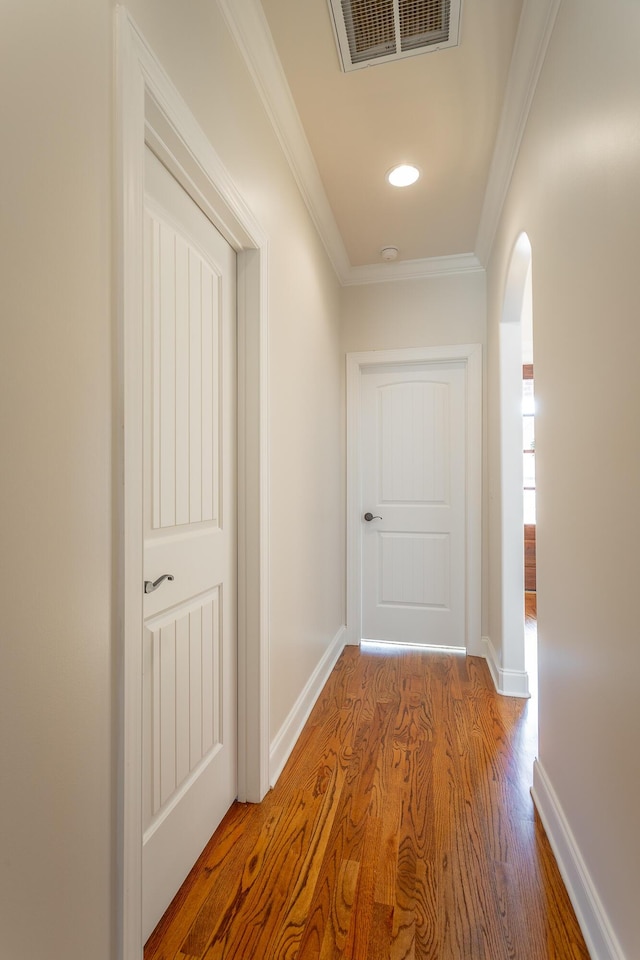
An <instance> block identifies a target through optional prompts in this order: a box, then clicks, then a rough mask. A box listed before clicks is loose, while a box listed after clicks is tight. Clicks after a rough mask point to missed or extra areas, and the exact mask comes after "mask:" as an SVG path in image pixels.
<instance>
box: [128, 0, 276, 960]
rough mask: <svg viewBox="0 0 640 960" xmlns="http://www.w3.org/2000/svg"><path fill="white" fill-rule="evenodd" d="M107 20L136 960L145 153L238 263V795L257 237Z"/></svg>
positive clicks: (203, 140) (250, 522)
mask: <svg viewBox="0 0 640 960" xmlns="http://www.w3.org/2000/svg"><path fill="white" fill-rule="evenodd" d="M115 18H116V50H117V62H116V80H117V91H116V98H117V99H116V136H117V154H116V165H117V192H116V204H115V211H114V214H115V224H116V230H115V250H114V256H115V264H116V276H115V287H116V297H117V299H116V305H117V336H118V344H117V347H118V349H117V358H118V359H117V373H116V377H117V401H116V402H117V405H118V406H117V410H118V416H117V424H118V431H117V435H116V437H115V439H114V446H115V462H116V464H117V482H116V484H115V487H116V490H117V491H118V493H117V502H116V504H115V510H116V515H117V517H118V538H117V542H116V543H115V545H114V546H115V556H116V564H117V566H116V571H115V573H116V594H117V595H116V598H115V602H116V605H117V610H118V623H119V636H120V643H119V649H118V656H117V704H118V707H117V736H118V758H117V763H118V792H117V803H116V806H117V842H118V850H117V857H116V862H117V877H116V886H117V906H118V933H117V944H118V946H117V956H118V958H119V960H140V958H141V957H142V950H143V946H144V945H143V943H142V802H141V801H142V657H141V650H142V643H141V638H142V623H143V607H142V581H143V576H142V557H143V542H142V533H143V522H142V521H143V508H142V504H143V446H142V444H143V415H142V414H143V406H142V404H143V397H142V369H143V338H142V328H143V236H144V234H143V209H144V175H143V169H144V151H145V147H146V146H147V145H148V146H149V147H150V148H151V149H152V150H153V152H154V153H155V154H156V156H158V158H159V159H160V160H161V161H162V162H163V163H164V164H165V166H166V167H167V168H168V169H169V170H170V171H171V173H172V174H173V175H174V176H175V177H176V179H177V180H178V181H179V182H180V183H181V185H182V186H183V187H184V188H185V190H186V191H187V192H188V193H189V194H190V195H191V196H192V197H193V199H194V200H195V201H196V203H198V205H199V206H200V207H201V208H202V209H203V210H204V211H205V213H206V214H207V216H208V217H209V218H210V219H211V221H212V222H213V223H214V225H215V226H216V227H217V229H218V230H219V231H220V233H221V234H222V235H223V236H224V238H225V239H226V240H227V241H228V242H229V244H230V245H231V246H232V247H233V249H234V250H235V251H236V253H237V338H238V342H237V350H238V371H237V372H238V386H237V389H238V462H237V471H238V518H237V519H238V797H239V799H241V800H247V801H252V802H259V801H260V800H261V799H262V798H263V797H264V795H265V794H266V792H267V790H268V789H269V659H268V653H269V609H268V598H269V589H268V587H269V552H268V551H269V539H268V538H269V528H268V517H269V510H268V505H269V488H268V477H269V472H268V462H269V437H268V389H267V371H268V340H267V330H268V323H267V257H268V240H267V237H266V235H265V233H264V232H263V230H262V229H261V227H260V225H259V223H258V222H257V220H256V219H255V217H254V216H253V214H252V212H251V210H250V209H249V207H248V206H247V204H246V203H245V201H244V199H243V198H242V196H241V194H240V193H239V191H238V190H237V188H236V187H235V185H234V183H233V180H232V179H231V176H230V175H229V173H228V171H227V170H226V168H225V167H224V165H223V163H222V161H221V159H220V157H219V156H218V154H217V153H216V151H215V150H214V148H213V146H212V145H211V143H210V142H209V141H208V140H207V137H206V135H205V134H204V132H203V130H202V129H201V128H200V126H199V125H198V123H197V121H196V120H195V118H194V117H193V115H192V113H191V112H190V110H189V108H188V106H187V104H186V103H185V101H184V100H183V99H182V97H181V96H180V94H179V93H178V91H177V89H176V88H175V87H174V85H173V84H172V82H171V80H170V79H169V77H168V76H167V74H166V73H165V71H164V69H163V68H162V66H161V64H160V62H159V61H158V59H157V58H156V57H155V55H154V54H153V52H152V50H151V49H150V47H149V46H148V44H147V43H146V41H145V39H144V37H143V36H142V34H141V33H140V31H139V30H138V28H137V27H136V24H135V22H134V21H133V20H132V18H131V17H130V15H129V14H128V12H127V10H126V9H125V8H124V7H122V6H118V7H117V8H116V11H115Z"/></svg>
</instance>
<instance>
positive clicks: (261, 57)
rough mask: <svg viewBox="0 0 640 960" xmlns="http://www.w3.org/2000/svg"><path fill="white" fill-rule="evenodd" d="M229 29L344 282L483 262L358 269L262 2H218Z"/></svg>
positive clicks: (458, 269)
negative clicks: (324, 182) (339, 221)
mask: <svg viewBox="0 0 640 960" xmlns="http://www.w3.org/2000/svg"><path fill="white" fill-rule="evenodd" d="M218 6H219V7H220V10H221V12H222V15H223V17H224V19H225V22H226V24H227V27H228V28H229V31H230V33H231V35H232V36H233V38H234V40H235V42H236V44H237V46H238V50H239V51H240V54H241V56H242V57H243V59H244V62H245V64H246V67H247V69H248V71H249V74H250V75H251V78H252V80H253V82H254V84H255V87H256V90H257V92H258V95H259V96H260V99H261V100H262V103H263V106H264V108H265V111H266V113H267V116H268V118H269V120H270V122H271V125H272V127H273V129H274V132H275V134H276V136H277V138H278V141H279V142H280V146H281V147H282V150H283V152H284V155H285V157H286V159H287V162H288V164H289V166H290V168H291V172H292V173H293V176H294V179H295V181H296V183H297V185H298V189H299V190H300V193H301V195H302V198H303V200H304V202H305V204H306V206H307V209H308V211H309V214H310V216H311V219H312V220H313V222H314V224H315V227H316V229H317V231H318V234H319V235H320V238H321V240H322V242H323V244H324V247H325V250H326V251H327V255H328V257H329V260H330V261H331V263H332V265H333V268H334V270H335V272H336V275H337V277H338V279H339V281H340V283H341V284H343V286H350V285H353V284H360V283H380V282H382V281H385V280H405V279H408V278H412V277H436V276H443V275H445V274H451V273H469V272H475V271H477V270H482V269H483V266H482V264H481V262H480V260H478V258H477V257H476V256H474V254H473V253H465V254H460V255H456V256H448V257H430V258H427V259H423V260H400V261H398V262H397V263H393V264H387V263H374V264H367V265H365V266H358V267H353V266H351V263H350V262H349V256H348V254H347V250H346V247H345V245H344V241H343V239H342V235H341V233H340V230H339V229H338V224H337V223H336V219H335V217H334V215H333V210H332V209H331V204H330V203H329V200H328V198H327V194H326V191H325V189H324V185H323V183H322V178H321V176H320V173H319V170H318V165H317V163H316V160H315V157H314V155H313V151H312V150H311V147H310V145H309V141H308V139H307V135H306V133H305V132H304V127H303V125H302V121H301V119H300V114H299V113H298V110H297V107H296V105H295V101H294V99H293V96H292V94H291V89H290V87H289V84H288V82H287V79H286V76H285V73H284V70H283V68H282V63H281V62H280V58H279V56H278V52H277V50H276V47H275V44H274V42H273V37H272V36H271V31H270V30H269V24H268V23H267V19H266V17H265V15H264V11H263V9H262V6H261V5H260V3H259V2H257V0H218Z"/></svg>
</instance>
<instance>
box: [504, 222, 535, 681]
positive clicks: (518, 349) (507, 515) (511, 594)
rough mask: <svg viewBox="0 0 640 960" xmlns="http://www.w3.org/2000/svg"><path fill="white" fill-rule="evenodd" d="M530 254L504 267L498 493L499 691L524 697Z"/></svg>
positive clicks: (524, 246) (518, 252)
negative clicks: (525, 413)
mask: <svg viewBox="0 0 640 960" xmlns="http://www.w3.org/2000/svg"><path fill="white" fill-rule="evenodd" d="M531 275H532V254H531V243H530V241H529V238H528V236H527V234H526V233H521V234H520V236H519V237H518V239H517V241H516V243H515V245H514V248H513V252H512V254H511V261H510V264H509V271H508V274H507V282H506V286H505V295H504V303H503V308H502V317H501V322H500V488H501V501H500V503H501V508H500V514H501V516H500V519H501V555H502V569H501V598H502V611H501V612H502V675H503V677H504V678H505V679H506V678H508V687H509V689H505V690H504V691H503V692H505V693H508V694H510V695H511V696H521V697H527V696H529V693H530V681H529V675H528V671H527V660H526V656H525V628H524V519H525V517H524V504H523V486H524V483H523V479H524V469H523V418H522V397H523V390H522V383H523V363H527V364H533V309H532V283H531Z"/></svg>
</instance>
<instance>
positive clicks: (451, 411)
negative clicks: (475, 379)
mask: <svg viewBox="0 0 640 960" xmlns="http://www.w3.org/2000/svg"><path fill="white" fill-rule="evenodd" d="M361 386H362V390H361V438H362V439H361V443H362V448H361V456H362V516H363V519H362V635H363V637H364V638H366V639H369V640H388V641H395V642H403V643H418V644H435V645H446V646H459V647H464V645H465V599H466V594H465V529H466V509H465V499H466V464H465V450H466V434H465V405H466V380H465V367H464V364H463V363H458V362H446V363H444V362H443V363H428V364H420V365H416V364H411V365H404V366H403V365H398V366H391V365H389V366H385V367H384V368H383V369H382V370H381V369H380V368H379V367H378V368H376V369H375V370H373V369H372V370H371V372H368V371H367V370H366V368H365V369H363V371H362V380H361ZM367 512H370V513H372V514H373V515H374V516H379V517H381V519H374V520H371V521H369V522H367V521H366V520H364V514H365V513H367Z"/></svg>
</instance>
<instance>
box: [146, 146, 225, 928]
mask: <svg viewBox="0 0 640 960" xmlns="http://www.w3.org/2000/svg"><path fill="white" fill-rule="evenodd" d="M235 260H236V258H235V253H234V251H233V250H232V249H231V247H230V246H229V244H228V243H227V242H226V240H225V239H224V238H223V237H222V236H221V235H220V234H219V233H218V231H217V230H216V228H215V227H214V226H213V225H212V224H211V222H210V221H209V220H208V219H207V218H206V217H205V216H204V214H203V213H202V211H201V210H200V208H199V207H197V206H196V204H195V203H194V202H193V200H192V199H191V197H190V196H189V195H188V194H187V193H186V191H185V190H184V189H183V188H182V187H181V186H180V185H179V184H178V182H177V181H176V180H175V179H174V178H173V177H172V176H171V174H170V173H169V172H168V171H167V170H166V168H165V167H163V166H162V164H161V163H160V161H159V160H158V159H157V158H156V157H155V156H154V155H153V154H152V153H151V151H150V150H149V149H147V151H146V156H145V288H144V301H145V309H144V360H145V363H144V452H145V470H144V506H145V508H144V578H145V581H147V582H149V583H151V582H152V581H156V580H158V578H160V577H162V576H163V575H165V574H169V575H170V577H171V578H172V579H166V580H164V581H162V582H161V583H160V584H159V585H158V588H157V589H156V590H154V591H153V592H149V593H146V594H145V597H144V618H145V626H144V633H143V691H142V707H143V830H144V834H143V935H144V938H145V939H146V938H147V937H148V936H149V934H150V933H151V931H152V930H153V928H154V927H155V925H156V923H157V922H158V920H159V919H160V917H161V916H162V914H163V913H164V911H165V910H166V908H167V907H168V905H169V903H170V902H171V899H172V898H173V896H174V894H175V893H176V892H177V890H178V888H179V887H180V885H181V883H182V882H183V880H184V879H185V877H186V875H187V873H188V872H189V870H190V868H191V867H192V866H193V864H194V862H195V861H196V859H197V857H198V856H199V854H200V852H201V851H202V849H203V848H204V846H205V845H206V843H207V841H208V840H209V838H210V837H211V835H212V834H213V832H214V831H215V829H216V827H217V826H218V824H219V823H220V821H221V819H222V817H223V816H224V814H225V813H226V811H227V809H228V808H229V806H230V804H231V803H232V802H233V800H234V799H235V797H236V792H237V771H236V757H237V702H236V689H237V650H236V607H237V590H236V556H237V544H236V541H237V534H236V497H235V490H236V470H235V464H236V437H235V434H236V410H235V405H236V342H235V341H236V303H235V300H236V298H235V285H236V262H235Z"/></svg>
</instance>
